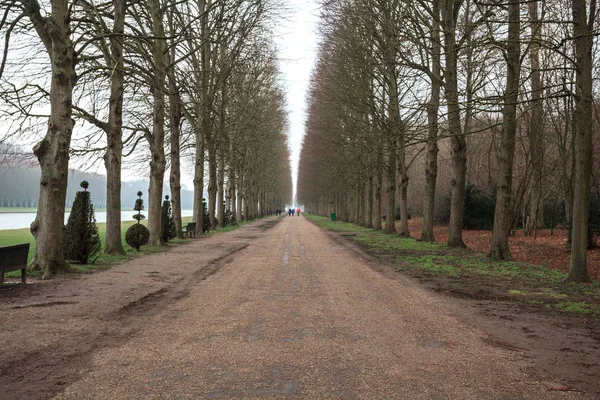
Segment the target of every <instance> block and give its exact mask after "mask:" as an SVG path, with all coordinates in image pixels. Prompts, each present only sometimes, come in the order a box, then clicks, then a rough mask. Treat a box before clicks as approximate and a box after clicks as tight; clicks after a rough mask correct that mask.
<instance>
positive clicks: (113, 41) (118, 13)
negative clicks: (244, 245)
mask: <svg viewBox="0 0 600 400" xmlns="http://www.w3.org/2000/svg"><path fill="white" fill-rule="evenodd" d="M113 7H114V12H115V20H114V25H113V35H112V36H111V38H110V56H111V58H112V63H113V65H112V66H110V67H111V68H112V73H111V78H110V99H109V110H108V130H107V132H106V136H107V139H106V141H107V146H106V153H105V154H104V166H105V167H106V240H105V248H104V253H105V254H113V255H122V254H125V249H124V248H123V241H122V238H121V165H122V154H123V94H124V92H125V90H124V87H123V85H124V81H125V70H124V68H125V67H124V56H123V33H124V30H125V10H126V8H127V5H126V3H125V0H113Z"/></svg>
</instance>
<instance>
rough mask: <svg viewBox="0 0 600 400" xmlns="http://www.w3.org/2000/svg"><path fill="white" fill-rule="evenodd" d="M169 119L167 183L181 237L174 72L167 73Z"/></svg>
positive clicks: (178, 100)
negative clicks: (168, 173) (169, 153)
mask: <svg viewBox="0 0 600 400" xmlns="http://www.w3.org/2000/svg"><path fill="white" fill-rule="evenodd" d="M169 106H170V108H169V119H170V124H171V139H170V141H171V171H170V175H169V185H170V188H171V201H172V209H173V221H174V222H175V229H177V237H178V238H179V239H183V232H182V222H181V144H180V140H181V119H182V112H181V96H180V94H179V88H178V87H177V83H176V82H175V74H174V73H173V72H171V73H170V74H169Z"/></svg>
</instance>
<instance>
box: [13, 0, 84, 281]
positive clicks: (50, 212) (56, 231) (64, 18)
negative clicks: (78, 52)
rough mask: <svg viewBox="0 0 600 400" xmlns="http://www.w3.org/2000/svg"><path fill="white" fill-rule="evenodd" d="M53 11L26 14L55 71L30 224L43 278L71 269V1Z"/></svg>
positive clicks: (62, 0) (57, 0)
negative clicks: (67, 230)
mask: <svg viewBox="0 0 600 400" xmlns="http://www.w3.org/2000/svg"><path fill="white" fill-rule="evenodd" d="M35 4H36V5H37V2H35ZM51 6H52V9H51V14H50V15H49V16H47V17H45V18H44V17H42V16H41V14H40V11H39V10H40V8H39V5H37V7H26V8H25V9H24V12H25V15H27V16H28V17H29V19H30V21H31V22H32V24H33V26H34V27H35V29H36V31H37V33H38V35H39V37H40V39H41V40H42V42H43V43H44V46H45V48H46V51H47V52H48V56H49V57H50V62H51V66H52V78H51V88H50V119H49V120H48V131H47V132H46V136H45V137H44V139H42V140H41V141H40V142H39V143H37V144H36V145H35V147H34V148H33V154H34V155H35V156H36V157H37V159H38V161H39V163H40V168H41V178H40V196H39V201H38V210H37V215H36V218H35V221H33V222H32V224H31V233H32V234H33V237H34V238H35V254H34V257H33V261H32V262H31V264H30V265H29V269H30V270H40V271H42V273H43V275H42V278H43V279H46V278H50V277H52V276H53V275H54V274H56V273H58V272H68V271H70V270H71V267H70V266H69V264H68V263H67V262H66V261H65V259H64V256H63V248H62V233H63V227H64V225H65V203H66V196H67V180H68V175H69V148H70V145H71V135H72V133H73V126H74V122H73V119H72V118H71V116H72V111H73V110H72V98H73V89H74V87H75V84H76V82H77V74H76V73H75V64H76V58H75V51H74V49H73V42H72V41H71V28H70V26H69V22H70V20H71V19H70V16H69V12H70V7H69V2H68V1H66V0H54V1H52V2H51Z"/></svg>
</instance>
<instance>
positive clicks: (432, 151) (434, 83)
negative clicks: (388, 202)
mask: <svg viewBox="0 0 600 400" xmlns="http://www.w3.org/2000/svg"><path fill="white" fill-rule="evenodd" d="M432 12H433V21H432V25H431V74H432V75H433V78H432V79H431V98H430V99H429V104H428V105H427V122H428V126H427V156H426V161H425V163H426V164H425V203H424V204H423V224H422V226H421V240H422V241H424V242H435V236H434V234H433V220H434V213H435V190H436V183H437V172H438V162H437V158H438V151H439V148H438V145H437V141H438V114H439V108H440V89H441V88H440V86H441V85H440V80H441V54H442V49H441V42H440V23H439V16H440V0H433V10H432Z"/></svg>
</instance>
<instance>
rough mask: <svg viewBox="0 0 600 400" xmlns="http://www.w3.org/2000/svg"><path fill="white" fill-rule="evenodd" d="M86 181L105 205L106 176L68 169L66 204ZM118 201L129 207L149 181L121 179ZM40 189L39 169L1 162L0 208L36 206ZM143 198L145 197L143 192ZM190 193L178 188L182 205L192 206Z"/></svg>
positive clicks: (96, 202)
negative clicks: (122, 180)
mask: <svg viewBox="0 0 600 400" xmlns="http://www.w3.org/2000/svg"><path fill="white" fill-rule="evenodd" d="M84 180H85V181H88V182H89V184H90V186H89V188H88V191H90V192H91V194H92V201H93V203H94V207H95V208H105V207H106V177H105V176H104V175H100V174H93V173H88V172H82V171H76V170H69V185H68V188H67V207H71V206H72V204H73V200H75V193H76V192H77V191H79V190H82V189H81V187H80V186H79V184H80V183H81V181H84ZM121 187H122V191H121V204H122V205H123V208H124V209H128V208H132V209H133V206H134V204H135V200H136V199H137V196H136V193H137V192H138V191H139V190H141V191H142V192H143V193H144V194H146V192H147V190H148V181H146V180H138V181H132V182H122V184H121ZM39 192H40V169H39V167H38V166H36V167H13V166H7V165H0V207H37V204H38V199H39ZM169 192H170V189H169V186H168V185H164V188H163V193H165V194H168V193H169ZM144 197H147V196H146V195H144ZM192 205H193V192H191V191H189V190H184V189H182V190H181V206H182V208H183V209H191V208H192Z"/></svg>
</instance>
